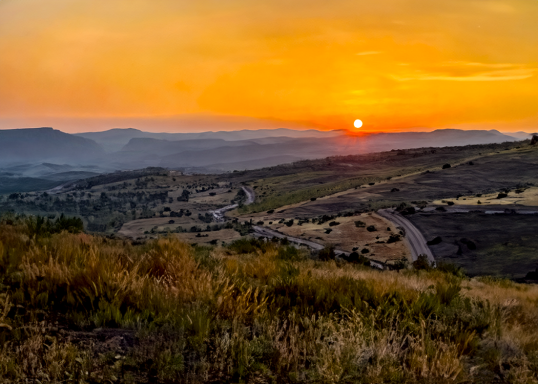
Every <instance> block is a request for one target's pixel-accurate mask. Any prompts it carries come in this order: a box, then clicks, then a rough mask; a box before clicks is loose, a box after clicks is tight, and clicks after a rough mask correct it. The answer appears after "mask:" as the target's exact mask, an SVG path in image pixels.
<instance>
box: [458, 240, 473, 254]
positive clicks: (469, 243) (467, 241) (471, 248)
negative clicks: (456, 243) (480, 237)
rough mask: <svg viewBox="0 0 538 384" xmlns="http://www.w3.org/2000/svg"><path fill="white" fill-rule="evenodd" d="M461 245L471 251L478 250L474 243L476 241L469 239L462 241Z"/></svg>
mask: <svg viewBox="0 0 538 384" xmlns="http://www.w3.org/2000/svg"><path fill="white" fill-rule="evenodd" d="M460 243H463V244H465V245H466V246H467V248H468V249H469V250H471V251H474V250H475V249H476V244H475V243H474V241H471V240H469V239H465V238H463V239H460Z"/></svg>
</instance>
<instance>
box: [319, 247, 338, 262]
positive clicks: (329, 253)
mask: <svg viewBox="0 0 538 384" xmlns="http://www.w3.org/2000/svg"><path fill="white" fill-rule="evenodd" d="M318 257H319V259H320V260H322V261H328V260H334V259H335V257H336V254H335V253H334V247H333V246H332V245H326V246H325V247H324V248H323V249H322V250H320V251H319V253H318Z"/></svg>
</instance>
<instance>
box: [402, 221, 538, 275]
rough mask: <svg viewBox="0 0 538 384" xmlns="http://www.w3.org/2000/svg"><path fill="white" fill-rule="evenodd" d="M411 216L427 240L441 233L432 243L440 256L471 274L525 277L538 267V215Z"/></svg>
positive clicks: (436, 253) (440, 258)
mask: <svg viewBox="0 0 538 384" xmlns="http://www.w3.org/2000/svg"><path fill="white" fill-rule="evenodd" d="M408 219H409V220H411V222H412V223H413V224H414V225H415V226H416V227H417V228H419V229H420V231H421V232H422V233H423V234H424V237H425V238H426V240H433V239H434V238H435V237H437V236H439V237H441V239H442V242H441V243H439V244H437V245H433V246H430V248H431V250H432V252H433V254H434V256H435V258H436V260H440V261H450V262H451V263H454V264H457V265H459V266H461V267H463V268H464V269H465V271H466V272H467V273H469V274H472V275H492V276H503V277H510V278H520V279H521V278H523V277H525V275H526V274H527V272H530V271H534V270H535V269H536V268H537V267H538V236H537V235H536V234H537V233H538V215H517V214H494V215H490V214H484V213H440V212H433V213H417V214H415V215H410V216H408ZM462 239H463V241H462ZM467 240H470V241H472V243H473V244H474V246H473V245H471V246H470V247H469V246H468V245H467V244H466V241H467Z"/></svg>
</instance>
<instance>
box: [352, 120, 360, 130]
mask: <svg viewBox="0 0 538 384" xmlns="http://www.w3.org/2000/svg"><path fill="white" fill-rule="evenodd" d="M353 125H354V126H355V128H360V127H362V121H361V120H359V119H357V120H355V122H354V123H353Z"/></svg>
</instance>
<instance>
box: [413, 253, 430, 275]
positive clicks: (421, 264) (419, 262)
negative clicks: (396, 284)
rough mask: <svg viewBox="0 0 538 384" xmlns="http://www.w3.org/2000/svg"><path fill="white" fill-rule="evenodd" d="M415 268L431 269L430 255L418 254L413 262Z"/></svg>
mask: <svg viewBox="0 0 538 384" xmlns="http://www.w3.org/2000/svg"><path fill="white" fill-rule="evenodd" d="M412 265H413V268H414V269H416V270H426V271H429V270H430V269H431V268H432V265H431V264H430V261H429V260H428V256H426V255H418V257H417V259H416V260H415V261H413V263H412Z"/></svg>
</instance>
